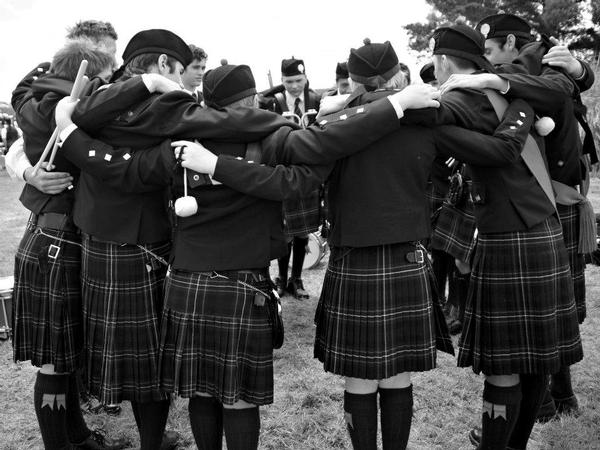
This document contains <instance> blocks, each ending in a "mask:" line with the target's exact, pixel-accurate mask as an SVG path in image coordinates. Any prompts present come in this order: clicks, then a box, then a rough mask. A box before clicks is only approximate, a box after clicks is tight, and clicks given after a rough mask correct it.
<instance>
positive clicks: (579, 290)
mask: <svg viewBox="0 0 600 450" xmlns="http://www.w3.org/2000/svg"><path fill="white" fill-rule="evenodd" d="M556 208H557V210H558V214H559V216H560V223H561V225H562V232H563V239H564V242H565V247H566V248H567V255H568V256H569V266H570V268H571V277H572V279H573V292H574V294H575V304H576V305H577V320H578V321H579V323H580V324H581V323H583V321H584V320H585V317H586V304H585V257H584V255H582V254H580V253H578V245H579V207H578V206H577V205H569V206H566V205H560V204H557V205H556Z"/></svg>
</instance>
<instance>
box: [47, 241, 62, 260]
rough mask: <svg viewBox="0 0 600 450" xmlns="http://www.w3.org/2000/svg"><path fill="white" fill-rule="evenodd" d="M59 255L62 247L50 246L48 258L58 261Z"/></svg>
mask: <svg viewBox="0 0 600 450" xmlns="http://www.w3.org/2000/svg"><path fill="white" fill-rule="evenodd" d="M59 253H60V247H59V246H58V245H54V244H50V247H48V258H50V259H56V258H58V254H59Z"/></svg>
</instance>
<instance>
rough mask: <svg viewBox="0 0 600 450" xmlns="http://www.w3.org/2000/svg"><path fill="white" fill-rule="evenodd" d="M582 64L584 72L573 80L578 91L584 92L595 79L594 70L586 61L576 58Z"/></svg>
mask: <svg viewBox="0 0 600 450" xmlns="http://www.w3.org/2000/svg"><path fill="white" fill-rule="evenodd" d="M578 61H579V62H580V63H581V65H582V66H583V70H584V74H583V76H582V77H581V78H578V79H576V80H575V83H577V87H578V88H579V91H580V92H585V91H587V90H588V89H590V88H591V87H592V85H593V84H594V80H595V75H594V70H593V69H592V66H590V65H589V64H588V63H587V62H586V61H583V60H582V59H579V60H578Z"/></svg>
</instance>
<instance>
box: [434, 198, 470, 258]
mask: <svg viewBox="0 0 600 450" xmlns="http://www.w3.org/2000/svg"><path fill="white" fill-rule="evenodd" d="M476 228H477V227H476V225H475V216H474V215H473V203H472V201H470V200H466V201H465V202H464V203H463V204H462V205H461V206H460V207H459V206H454V205H451V204H450V203H448V202H444V204H443V205H442V207H441V208H440V209H438V211H437V215H434V224H433V230H432V233H431V244H430V246H431V248H433V249H436V250H441V251H443V252H445V253H448V254H449V255H451V256H453V257H454V258H457V259H459V260H461V261H465V262H470V261H471V258H472V257H473V252H474V250H475V242H476V239H475V238H476V236H475V230H476Z"/></svg>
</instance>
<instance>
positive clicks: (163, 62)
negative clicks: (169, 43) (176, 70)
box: [158, 53, 169, 71]
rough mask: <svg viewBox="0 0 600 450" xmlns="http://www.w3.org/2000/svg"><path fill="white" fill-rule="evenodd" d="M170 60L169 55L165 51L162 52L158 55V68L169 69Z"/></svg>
mask: <svg viewBox="0 0 600 450" xmlns="http://www.w3.org/2000/svg"><path fill="white" fill-rule="evenodd" d="M167 61H168V56H167V55H165V54H164V53H163V54H161V55H160V56H159V57H158V70H159V71H164V70H167V71H168V70H169V65H168V64H167Z"/></svg>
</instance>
